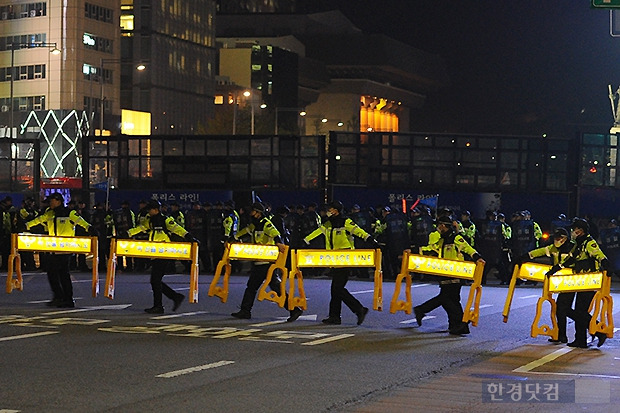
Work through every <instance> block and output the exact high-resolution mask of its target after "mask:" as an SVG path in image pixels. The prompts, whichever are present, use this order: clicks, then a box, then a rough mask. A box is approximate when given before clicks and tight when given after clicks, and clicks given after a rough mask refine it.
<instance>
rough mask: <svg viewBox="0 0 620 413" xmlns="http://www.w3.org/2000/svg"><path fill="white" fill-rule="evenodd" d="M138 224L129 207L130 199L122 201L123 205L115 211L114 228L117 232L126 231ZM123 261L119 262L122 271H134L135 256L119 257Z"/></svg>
mask: <svg viewBox="0 0 620 413" xmlns="http://www.w3.org/2000/svg"><path fill="white" fill-rule="evenodd" d="M135 226H136V215H135V214H134V212H133V211H132V210H131V209H130V208H129V201H123V202H121V207H120V208H119V209H117V210H116V211H114V230H115V231H116V234H117V236H118V234H120V233H126V232H127V231H129V230H130V229H131V228H133V227H135ZM119 258H120V259H121V262H119V263H118V266H119V269H120V270H121V271H133V258H132V257H119ZM123 258H125V264H124V265H123V261H122V259H123Z"/></svg>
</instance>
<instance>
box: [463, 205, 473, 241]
mask: <svg viewBox="0 0 620 413" xmlns="http://www.w3.org/2000/svg"><path fill="white" fill-rule="evenodd" d="M461 226H462V227H463V233H462V234H461V235H462V236H463V238H465V241H467V243H468V244H469V245H471V246H472V247H473V246H474V245H475V242H474V240H475V239H476V224H474V223H473V222H472V220H471V212H469V211H467V210H465V211H462V212H461Z"/></svg>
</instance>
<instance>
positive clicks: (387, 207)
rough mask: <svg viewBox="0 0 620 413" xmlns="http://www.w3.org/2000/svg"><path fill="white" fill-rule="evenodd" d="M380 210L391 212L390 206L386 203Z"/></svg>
mask: <svg viewBox="0 0 620 413" xmlns="http://www.w3.org/2000/svg"><path fill="white" fill-rule="evenodd" d="M382 210H383V211H385V212H391V211H392V208H390V207H389V206H387V205H386V206H384V207H383V209H382Z"/></svg>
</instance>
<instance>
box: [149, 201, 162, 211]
mask: <svg viewBox="0 0 620 413" xmlns="http://www.w3.org/2000/svg"><path fill="white" fill-rule="evenodd" d="M146 208H147V209H159V208H161V202H159V201H158V200H156V199H151V200H150V201H149V202H147V204H146Z"/></svg>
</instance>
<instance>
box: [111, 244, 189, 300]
mask: <svg viewBox="0 0 620 413" xmlns="http://www.w3.org/2000/svg"><path fill="white" fill-rule="evenodd" d="M118 257H135V258H151V259H162V260H184V261H191V266H190V284H189V298H188V301H189V302H190V303H197V302H198V243H196V242H157V241H142V240H134V239H116V238H112V239H111V240H110V256H109V258H108V272H107V274H106V283H105V294H106V297H108V298H109V299H111V300H112V299H114V293H115V289H116V265H117V262H118Z"/></svg>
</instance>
